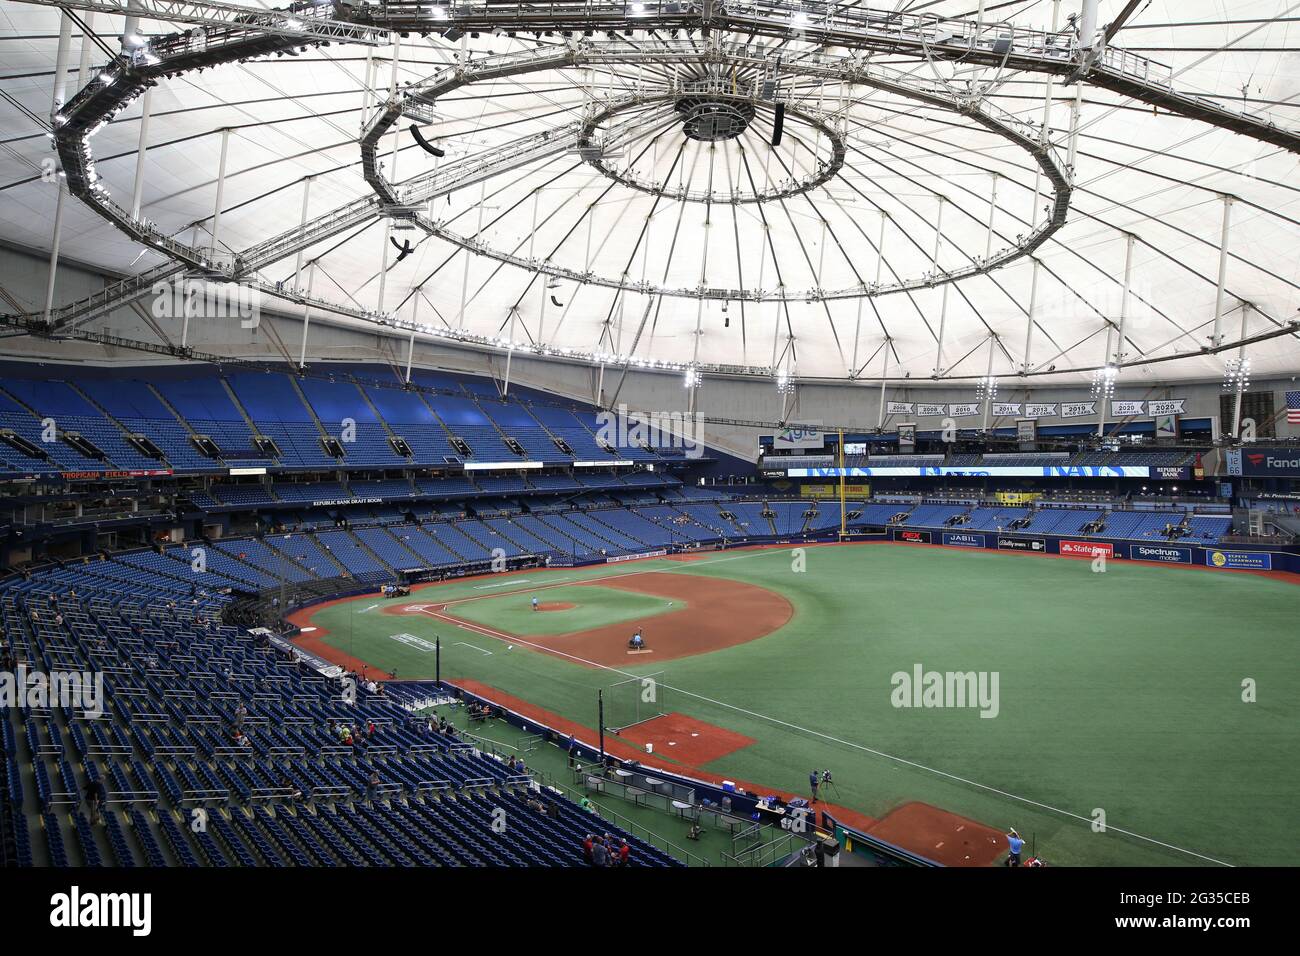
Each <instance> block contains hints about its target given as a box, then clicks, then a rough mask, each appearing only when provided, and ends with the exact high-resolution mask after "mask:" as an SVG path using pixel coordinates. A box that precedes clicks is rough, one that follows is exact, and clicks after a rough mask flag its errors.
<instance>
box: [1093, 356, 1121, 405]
mask: <svg viewBox="0 0 1300 956" xmlns="http://www.w3.org/2000/svg"><path fill="white" fill-rule="evenodd" d="M1118 376H1119V369H1118V368H1116V367H1115V366H1114V365H1111V364H1109V363H1107V364H1106V365H1103V366H1102V367H1101V368H1099V369H1097V371H1096V372H1094V373H1093V375H1092V397H1093V398H1103V399H1105V400H1106V401H1110V400H1111V399H1112V398H1114V397H1115V379H1116V378H1117V377H1118Z"/></svg>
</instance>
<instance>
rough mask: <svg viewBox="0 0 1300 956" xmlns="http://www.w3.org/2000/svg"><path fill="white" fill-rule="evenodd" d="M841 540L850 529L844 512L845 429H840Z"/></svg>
mask: <svg viewBox="0 0 1300 956" xmlns="http://www.w3.org/2000/svg"><path fill="white" fill-rule="evenodd" d="M839 452H840V540H841V541H843V540H844V539H845V537H847V536H848V529H847V528H846V527H845V524H844V522H845V520H846V515H845V512H844V429H843V428H841V429H840V448H839Z"/></svg>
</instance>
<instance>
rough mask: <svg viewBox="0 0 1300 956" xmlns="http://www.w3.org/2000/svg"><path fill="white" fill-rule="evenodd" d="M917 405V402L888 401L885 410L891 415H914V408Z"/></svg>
mask: <svg viewBox="0 0 1300 956" xmlns="http://www.w3.org/2000/svg"><path fill="white" fill-rule="evenodd" d="M915 407H916V403H915V402H886V403H885V411H886V412H888V413H889V414H890V415H912V414H914V412H913V411H912V409H914V408H915Z"/></svg>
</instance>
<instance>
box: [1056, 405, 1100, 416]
mask: <svg viewBox="0 0 1300 956" xmlns="http://www.w3.org/2000/svg"><path fill="white" fill-rule="evenodd" d="M1095 414H1097V403H1096V402H1062V403H1061V417H1062V418H1083V417H1084V416H1085V415H1095Z"/></svg>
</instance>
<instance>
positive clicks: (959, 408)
mask: <svg viewBox="0 0 1300 956" xmlns="http://www.w3.org/2000/svg"><path fill="white" fill-rule="evenodd" d="M948 410H949V412H950V413H951V414H952V417H953V418H970V417H971V416H972V415H978V414H979V413H980V404H979V402H967V403H964V404H961V405H949V406H948Z"/></svg>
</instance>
